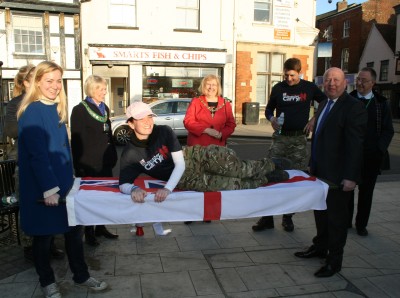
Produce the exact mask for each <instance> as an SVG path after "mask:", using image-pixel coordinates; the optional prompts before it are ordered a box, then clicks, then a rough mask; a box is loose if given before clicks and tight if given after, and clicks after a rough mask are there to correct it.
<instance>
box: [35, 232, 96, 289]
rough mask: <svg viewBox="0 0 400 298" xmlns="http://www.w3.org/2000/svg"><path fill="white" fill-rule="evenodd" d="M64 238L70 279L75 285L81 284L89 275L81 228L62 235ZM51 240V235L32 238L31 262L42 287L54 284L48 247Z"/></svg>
mask: <svg viewBox="0 0 400 298" xmlns="http://www.w3.org/2000/svg"><path fill="white" fill-rule="evenodd" d="M64 238H65V251H66V253H67V256H68V263H69V267H70V268H71V271H72V274H73V277H72V279H73V280H74V281H75V282H76V283H83V282H85V281H86V280H87V279H88V278H89V277H90V275H89V271H88V266H87V265H86V262H85V256H84V252H83V244H82V227H81V226H76V227H73V228H72V229H71V230H70V231H69V232H67V233H65V234H64ZM52 239H53V235H44V236H33V243H32V252H33V260H34V264H35V269H36V272H37V274H38V275H39V282H40V285H41V286H42V287H45V286H48V285H50V284H52V283H54V282H55V277H54V271H53V269H52V268H51V265H50V247H51V243H52Z"/></svg>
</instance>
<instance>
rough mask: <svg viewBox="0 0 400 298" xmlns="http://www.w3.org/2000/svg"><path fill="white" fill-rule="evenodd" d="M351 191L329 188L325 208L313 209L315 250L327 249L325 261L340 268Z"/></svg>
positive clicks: (345, 237)
mask: <svg viewBox="0 0 400 298" xmlns="http://www.w3.org/2000/svg"><path fill="white" fill-rule="evenodd" d="M350 197H351V192H346V191H342V190H341V189H330V190H329V191H328V196H327V198H326V204H327V209H326V210H315V211H314V218H315V225H316V227H317V235H316V236H315V237H314V239H313V243H314V246H315V247H316V249H317V250H320V251H328V256H327V259H326V261H327V263H328V264H331V265H332V267H335V268H339V269H341V268H342V261H343V251H344V246H345V245H346V239H347V225H348V202H349V199H350Z"/></svg>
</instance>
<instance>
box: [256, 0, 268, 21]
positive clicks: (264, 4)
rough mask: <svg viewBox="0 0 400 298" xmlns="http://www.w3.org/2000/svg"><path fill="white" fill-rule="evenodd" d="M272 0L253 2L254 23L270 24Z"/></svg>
mask: <svg viewBox="0 0 400 298" xmlns="http://www.w3.org/2000/svg"><path fill="white" fill-rule="evenodd" d="M271 15H272V0H256V1H254V22H262V23H271V21H272V20H271V19H272V17H271Z"/></svg>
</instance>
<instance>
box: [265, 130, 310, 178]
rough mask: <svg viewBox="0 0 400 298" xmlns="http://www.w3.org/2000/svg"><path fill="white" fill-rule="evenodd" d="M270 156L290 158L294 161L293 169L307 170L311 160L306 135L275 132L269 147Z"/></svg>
mask: <svg viewBox="0 0 400 298" xmlns="http://www.w3.org/2000/svg"><path fill="white" fill-rule="evenodd" d="M269 157H270V158H273V157H276V158H280V157H284V158H288V159H290V160H291V161H292V163H293V169H296V170H302V171H303V170H306V169H307V166H308V161H309V152H308V149H307V138H306V136H305V135H301V136H283V135H280V134H277V133H274V134H273V135H272V144H271V147H270V148H269Z"/></svg>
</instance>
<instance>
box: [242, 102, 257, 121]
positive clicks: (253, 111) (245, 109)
mask: <svg viewBox="0 0 400 298" xmlns="http://www.w3.org/2000/svg"><path fill="white" fill-rule="evenodd" d="M242 113H243V116H242V123H243V124H246V125H248V124H258V123H259V121H260V119H259V117H260V115H259V114H260V103H259V102H244V103H243V105H242Z"/></svg>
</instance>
